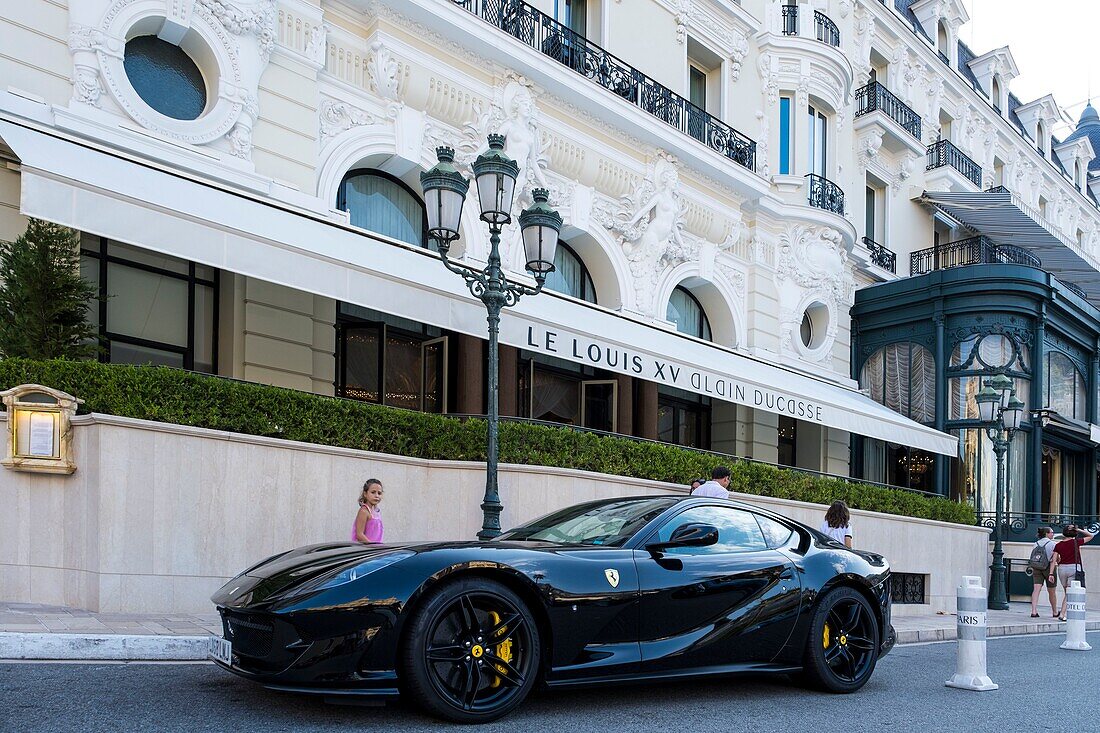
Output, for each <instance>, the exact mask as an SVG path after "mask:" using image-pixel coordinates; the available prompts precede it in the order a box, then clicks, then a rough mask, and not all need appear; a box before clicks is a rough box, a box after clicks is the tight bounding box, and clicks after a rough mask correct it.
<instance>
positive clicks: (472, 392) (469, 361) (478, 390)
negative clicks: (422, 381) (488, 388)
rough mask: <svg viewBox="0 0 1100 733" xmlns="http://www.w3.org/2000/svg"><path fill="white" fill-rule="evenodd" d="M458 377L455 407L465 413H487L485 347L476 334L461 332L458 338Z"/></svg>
mask: <svg viewBox="0 0 1100 733" xmlns="http://www.w3.org/2000/svg"><path fill="white" fill-rule="evenodd" d="M457 348H458V358H457V359H456V364H457V368H458V375H457V376H458V379H457V380H455V391H456V394H455V401H454V405H455V407H454V409H455V411H456V412H459V413H461V414H464V415H484V414H485V348H484V344H483V342H482V340H481V339H479V338H477V337H476V336H467V335H465V334H459V336H458V339H457Z"/></svg>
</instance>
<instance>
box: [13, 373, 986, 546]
mask: <svg viewBox="0 0 1100 733" xmlns="http://www.w3.org/2000/svg"><path fill="white" fill-rule="evenodd" d="M26 383H35V384H43V385H47V386H50V387H54V388H56V389H60V390H63V391H65V392H68V393H70V394H73V395H76V396H77V397H79V398H81V399H83V400H84V405H82V406H81V412H99V413H106V414H110V415H119V416H122V417H133V418H140V419H143V420H155V421H158V422H168V423H176V424H179V425H191V426H195V427H202V428H211V429H214V430H225V431H229V432H235V433H245V434H247V435H266V436H272V437H277V438H285V439H288V440H300V441H304V442H307V443H318V444H321V445H335V446H342V447H345V448H358V449H363V450H370V451H376V452H379V453H390V454H395V455H402V456H412V457H416V458H437V459H450V460H471V461H484V460H485V423H484V422H483V421H481V420H466V421H464V420H457V419H454V418H447V417H442V416H440V415H432V414H427V413H421V412H410V411H407V410H399V409H395V408H390V407H382V406H379V405H372V404H368V403H364V402H355V401H352V400H341V399H333V398H329V397H321V396H318V395H313V394H308V393H306V392H298V391H295V390H289V389H282V388H279V387H270V386H266V385H259V384H251V383H245V382H237V381H233V380H228V379H219V378H216V377H209V376H204V375H200V374H194V373H190V372H184V371H180V370H177V369H168V368H164V367H147V366H128V365H121V364H100V363H97V362H86V361H84V362H78V361H29V360H24V359H3V360H0V389H8V388H9V387H13V386H15V385H18V384H26ZM500 439H501V442H500V460H501V462H504V463H519V464H529V465H537V466H560V467H564V468H577V469H583V470H587V471H598V472H600V473H608V474H613V475H619V476H631V477H635V478H641V479H652V480H657V481H669V482H672V483H680V484H683V483H687V482H688V481H690V480H691V479H692V478H693V477H696V476H703V475H709V473H710V469H711V468H712V466H713V465H714V464H715V462H716V460H717V459H716V458H715V456H714V455H713V454H708V453H705V452H701V451H694V450H690V449H687V448H677V447H675V446H668V445H661V444H656V443H646V442H641V441H633V440H628V439H625V438H616V437H610V436H601V435H596V434H593V433H585V432H580V431H575V430H569V429H565V428H553V427H547V426H542V425H528V424H524V423H511V422H505V423H503V424H502V425H501V435H500ZM730 469H731V470H732V471H733V480H732V483H731V484H730V489H731V490H732V491H737V492H741V493H745V494H758V495H761V496H774V497H780V498H785V499H795V500H798V501H808V502H813V503H816V504H829V503H831V502H832V501H834V500H836V499H843V500H844V501H846V502H847V503H848V505H849V506H851V507H853V508H858V509H867V510H870V511H877V512H885V513H887V514H900V515H904V516H910V517H924V518H928V519H938V520H942V521H946V522H956V523H959V524H973V523H974V512H973V509H972V508H971V507H969V506H966V505H963V504H958V503H956V502H952V501H949V500H947V499H939V498H929V497H925V496H921V495H919V494H914V493H911V492H907V491H902V490H899V489H889V488H884V487H881V486H872V485H868V484H860V483H856V482H848V481H842V480H839V479H832V478H826V477H822V476H817V475H814V474H808V473H802V472H799V471H791V470H786V469H780V468H775V467H773V466H769V465H765V464H759V463H752V462H749V461H736V462H735V463H734V464H733V465H731V466H730Z"/></svg>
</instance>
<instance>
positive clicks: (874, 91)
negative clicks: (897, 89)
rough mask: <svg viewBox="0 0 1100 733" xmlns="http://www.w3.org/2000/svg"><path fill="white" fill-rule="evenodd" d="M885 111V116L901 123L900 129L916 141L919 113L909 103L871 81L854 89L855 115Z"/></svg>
mask: <svg viewBox="0 0 1100 733" xmlns="http://www.w3.org/2000/svg"><path fill="white" fill-rule="evenodd" d="M876 110H878V111H881V112H883V113H885V115H886V116H887V117H889V118H890V119H892V120H893V121H894V122H896V123H898V124H899V125H901V127H902V129H904V130H905V131H906V132H908V133H909V134H910V135H912V136H913V137H915V138H916V139H917V140H918V141H919V140H920V135H921V123H920V115H918V114H917V113H916V112H914V111H913V110H912V109H911V108H910V107H909V105H907V104H906V103H905V102H903V101H901V100H900V99H898V98H897V97H896V96H895V95H894V93H893V92H891V91H890V90H889V89H887V88H886V87H884V86H883V85H882V84H879V83H878V82H877V81H873V82H871V83H870V84H868V85H867V86H865V87H860V88H859V89H857V90H856V117H859V116H861V115H865V114H868V113H869V112H875V111H876Z"/></svg>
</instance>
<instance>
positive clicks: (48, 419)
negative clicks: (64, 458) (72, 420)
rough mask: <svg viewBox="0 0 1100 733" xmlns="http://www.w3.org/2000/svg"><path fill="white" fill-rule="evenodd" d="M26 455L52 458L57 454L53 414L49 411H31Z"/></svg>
mask: <svg viewBox="0 0 1100 733" xmlns="http://www.w3.org/2000/svg"><path fill="white" fill-rule="evenodd" d="M30 417H31V419H30V423H31V424H30V446H29V450H28V451H27V453H28V455H32V456H43V457H47V458H52V457H54V456H56V455H57V446H56V441H55V431H54V416H53V414H52V413H49V412H32V413H31V416H30Z"/></svg>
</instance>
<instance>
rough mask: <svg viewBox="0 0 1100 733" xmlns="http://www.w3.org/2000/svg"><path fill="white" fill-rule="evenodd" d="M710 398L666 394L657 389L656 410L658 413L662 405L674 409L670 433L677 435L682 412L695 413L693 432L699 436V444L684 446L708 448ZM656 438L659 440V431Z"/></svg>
mask: <svg viewBox="0 0 1100 733" xmlns="http://www.w3.org/2000/svg"><path fill="white" fill-rule="evenodd" d="M709 399H710V398H707V397H703V396H702V395H698V396H697V397H696V399H691V398H689V397H686V396H685V397H682V396H680V395H674V394H668V393H667V392H663V391H661V390H658V391H657V412H658V414H660V411H661V408H662V407H671V408H673V409H674V410H675V412H674V413H673V421H672V434H673V436H677V435H679V434H680V424H681V417H682V414H683V413H685V412H691V413H694V414H695V434H696V435H697V436H699V438H700V440H699V442H700V445H695V446H686V447H689V448H697V449H699V450H710V446H711V441H712V436H711V424H712V421H713V417H714V413H713V409H714V406H713V404H712V403H711V402H709V401H708V400H709ZM658 439H659V440H660V433H658ZM661 442H663V443H668V444H670V445H682V444H681V443H677V442H676V441H674V440H669V441H666V440H662V441H661Z"/></svg>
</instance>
